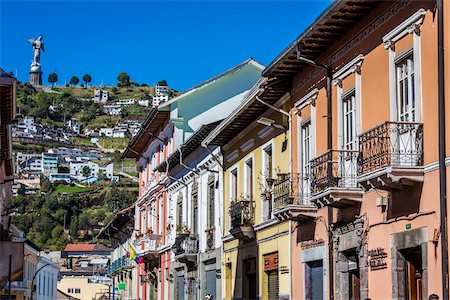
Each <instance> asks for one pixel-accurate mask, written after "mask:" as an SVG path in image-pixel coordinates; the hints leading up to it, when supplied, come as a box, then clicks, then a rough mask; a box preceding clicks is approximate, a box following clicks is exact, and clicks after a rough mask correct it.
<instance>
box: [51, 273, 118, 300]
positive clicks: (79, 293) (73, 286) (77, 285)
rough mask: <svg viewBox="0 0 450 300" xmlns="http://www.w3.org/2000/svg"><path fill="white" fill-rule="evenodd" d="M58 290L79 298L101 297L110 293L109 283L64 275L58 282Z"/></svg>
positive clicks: (87, 299) (86, 299) (88, 299)
mask: <svg viewBox="0 0 450 300" xmlns="http://www.w3.org/2000/svg"><path fill="white" fill-rule="evenodd" d="M58 290H60V291H61V292H63V293H65V294H67V295H69V296H73V297H76V298H78V299H85V300H91V299H100V296H101V295H108V294H109V286H108V285H107V284H102V283H95V282H90V281H89V279H88V278H87V277H63V278H61V281H59V282H58Z"/></svg>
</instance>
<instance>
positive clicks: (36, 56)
mask: <svg viewBox="0 0 450 300" xmlns="http://www.w3.org/2000/svg"><path fill="white" fill-rule="evenodd" d="M28 43H30V44H31V46H33V61H32V62H31V69H30V83H31V84H32V85H42V70H41V49H42V51H44V52H45V49H44V42H43V41H42V35H40V36H39V37H38V38H37V39H36V40H35V39H29V40H28Z"/></svg>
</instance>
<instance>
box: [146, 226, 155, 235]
mask: <svg viewBox="0 0 450 300" xmlns="http://www.w3.org/2000/svg"><path fill="white" fill-rule="evenodd" d="M146 234H147V235H152V234H153V228H151V227H149V228H148V229H147V231H146Z"/></svg>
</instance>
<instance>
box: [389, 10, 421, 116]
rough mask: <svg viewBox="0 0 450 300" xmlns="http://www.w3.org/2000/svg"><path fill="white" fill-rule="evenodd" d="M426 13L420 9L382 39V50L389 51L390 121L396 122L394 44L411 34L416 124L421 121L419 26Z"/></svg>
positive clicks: (395, 59) (395, 58)
mask: <svg viewBox="0 0 450 300" xmlns="http://www.w3.org/2000/svg"><path fill="white" fill-rule="evenodd" d="M425 14H426V11H425V10H424V9H423V8H421V9H419V10H418V11H417V12H416V13H414V14H413V15H412V16H410V17H409V18H408V19H406V20H405V21H403V22H402V23H401V24H400V25H398V26H397V27H396V28H394V29H393V30H392V31H391V32H389V33H388V34H386V35H385V36H384V37H383V43H384V48H385V49H387V50H389V89H390V106H391V113H390V117H391V121H397V116H398V112H397V89H396V81H397V80H396V64H395V62H396V61H397V59H398V58H397V57H396V54H395V43H396V42H397V41H399V40H400V39H401V38H403V37H404V36H406V35H408V34H413V60H414V80H415V83H414V85H415V91H414V93H415V97H416V98H415V101H416V105H415V107H416V122H421V121H422V67H421V65H422V62H421V46H420V43H421V41H420V26H421V25H422V24H423V19H424V17H425Z"/></svg>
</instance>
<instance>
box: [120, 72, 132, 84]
mask: <svg viewBox="0 0 450 300" xmlns="http://www.w3.org/2000/svg"><path fill="white" fill-rule="evenodd" d="M117 81H118V82H117V86H119V87H127V86H130V75H128V74H127V73H125V72H122V73H120V74H119V75H118V76H117Z"/></svg>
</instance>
